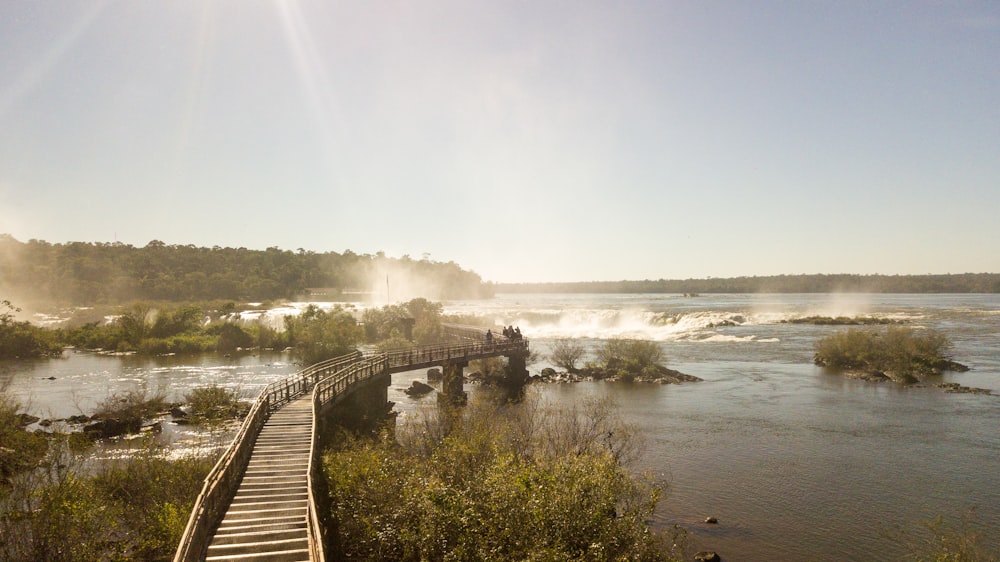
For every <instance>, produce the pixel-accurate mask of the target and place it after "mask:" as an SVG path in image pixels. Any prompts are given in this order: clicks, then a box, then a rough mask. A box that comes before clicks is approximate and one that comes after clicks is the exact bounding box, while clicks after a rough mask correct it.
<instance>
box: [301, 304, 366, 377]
mask: <svg viewBox="0 0 1000 562" xmlns="http://www.w3.org/2000/svg"><path fill="white" fill-rule="evenodd" d="M285 336H286V337H287V338H288V342H289V344H290V345H291V346H293V347H294V349H295V355H296V357H298V358H299V359H300V360H301V361H302V363H303V364H304V365H312V364H313V363H319V362H320V361H325V360H327V359H332V358H334V357H339V356H341V355H344V354H346V353H350V352H351V351H353V350H354V348H355V347H356V346H357V345H358V343H360V341H361V336H362V330H361V327H360V326H359V325H358V322H357V321H356V320H355V319H354V316H351V313H350V312H348V311H347V310H345V309H344V308H342V307H340V306H336V307H334V308H333V309H331V310H330V311H329V312H327V311H324V310H322V309H320V308H319V307H316V306H314V305H309V306H308V307H306V309H305V310H304V311H302V314H300V315H298V316H286V317H285Z"/></svg>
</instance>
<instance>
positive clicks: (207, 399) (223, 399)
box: [184, 385, 240, 422]
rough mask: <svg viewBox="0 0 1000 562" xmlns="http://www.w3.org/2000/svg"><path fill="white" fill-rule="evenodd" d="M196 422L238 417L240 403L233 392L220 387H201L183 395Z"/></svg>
mask: <svg viewBox="0 0 1000 562" xmlns="http://www.w3.org/2000/svg"><path fill="white" fill-rule="evenodd" d="M184 400H185V402H187V404H188V407H189V408H190V414H191V417H192V418H194V421H196V422H214V421H224V420H231V419H233V418H236V417H238V416H239V412H240V401H239V398H238V397H237V395H236V391H235V390H229V389H225V388H222V387H221V386H217V385H212V386H202V387H198V388H194V389H192V390H191V391H190V392H188V393H187V394H185V395H184Z"/></svg>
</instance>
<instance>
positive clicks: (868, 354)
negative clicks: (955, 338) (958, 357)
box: [814, 326, 963, 378]
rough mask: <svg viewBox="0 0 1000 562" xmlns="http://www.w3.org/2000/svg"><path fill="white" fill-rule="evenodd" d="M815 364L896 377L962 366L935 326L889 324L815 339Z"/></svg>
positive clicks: (912, 375) (944, 337)
mask: <svg viewBox="0 0 1000 562" xmlns="http://www.w3.org/2000/svg"><path fill="white" fill-rule="evenodd" d="M815 347H816V355H815V357H814V361H815V363H816V364H817V365H822V366H826V367H837V368H840V369H849V370H859V371H862V372H866V373H880V374H887V375H892V376H894V377H897V378H909V377H914V376H923V375H930V374H940V373H941V371H943V370H946V369H961V368H963V366H961V365H959V364H957V363H954V362H953V361H952V360H951V356H950V354H949V351H950V349H951V342H950V341H949V340H948V338H947V337H946V336H945V335H944V334H941V333H940V332H937V331H935V330H915V329H913V328H910V327H900V326H893V327H890V328H888V329H886V330H884V331H883V330H878V329H873V328H871V329H849V330H847V331H844V332H839V333H836V334H833V335H830V336H827V337H825V338H822V339H820V340H818V341H817V342H816V345H815Z"/></svg>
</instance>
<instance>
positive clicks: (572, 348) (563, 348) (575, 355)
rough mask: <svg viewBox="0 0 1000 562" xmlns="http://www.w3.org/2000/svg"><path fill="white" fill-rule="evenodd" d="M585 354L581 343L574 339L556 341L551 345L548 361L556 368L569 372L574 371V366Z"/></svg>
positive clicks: (585, 351) (585, 350)
mask: <svg viewBox="0 0 1000 562" xmlns="http://www.w3.org/2000/svg"><path fill="white" fill-rule="evenodd" d="M586 354H587V349H586V348H585V347H584V346H583V344H582V343H580V342H578V341H577V340H574V339H569V338H563V339H558V340H556V341H555V343H554V344H553V345H552V353H551V354H550V355H549V360H551V361H552V363H554V364H555V365H556V366H557V367H560V368H562V369H566V370H567V371H569V372H571V373H572V372H574V371H576V364H577V363H578V362H579V361H580V360H581V359H583V357H584V356H585V355H586Z"/></svg>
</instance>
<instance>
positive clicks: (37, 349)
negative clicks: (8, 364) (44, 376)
mask: <svg viewBox="0 0 1000 562" xmlns="http://www.w3.org/2000/svg"><path fill="white" fill-rule="evenodd" d="M20 311H21V309H20V308H17V307H15V306H14V305H13V304H11V302H10V301H9V300H6V299H4V300H0V359H7V358H13V359H16V358H28V357H45V356H48V355H58V354H59V353H62V348H61V347H60V346H59V345H58V343H57V342H56V341H55V337H54V334H53V333H51V332H49V331H47V330H44V329H42V328H39V327H38V326H33V325H31V323H30V322H23V321H22V322H19V321H17V320H16V319H15V317H14V314H15V313H17V312H20Z"/></svg>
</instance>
